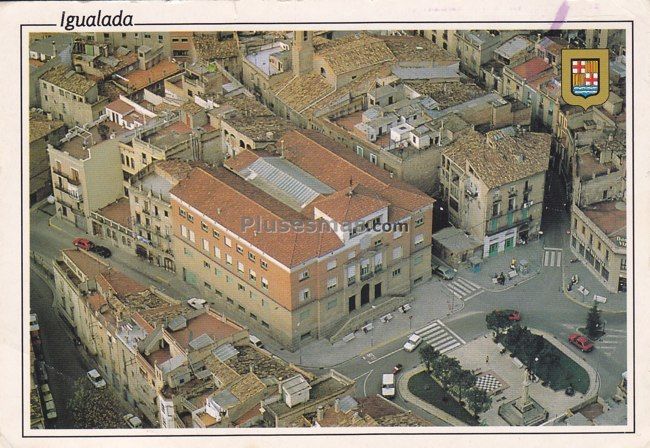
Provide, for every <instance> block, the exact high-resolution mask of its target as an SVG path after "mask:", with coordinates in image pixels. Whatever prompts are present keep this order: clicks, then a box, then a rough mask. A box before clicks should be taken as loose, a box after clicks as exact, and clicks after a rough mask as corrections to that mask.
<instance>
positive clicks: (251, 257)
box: [248, 252, 255, 261]
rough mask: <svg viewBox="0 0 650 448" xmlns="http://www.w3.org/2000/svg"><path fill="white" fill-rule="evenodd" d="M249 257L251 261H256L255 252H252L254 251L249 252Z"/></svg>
mask: <svg viewBox="0 0 650 448" xmlns="http://www.w3.org/2000/svg"><path fill="white" fill-rule="evenodd" d="M248 259H249V260H250V261H255V254H254V253H252V252H249V253H248Z"/></svg>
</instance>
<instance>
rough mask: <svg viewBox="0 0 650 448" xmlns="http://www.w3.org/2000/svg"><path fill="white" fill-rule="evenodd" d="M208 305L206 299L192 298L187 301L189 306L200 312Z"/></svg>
mask: <svg viewBox="0 0 650 448" xmlns="http://www.w3.org/2000/svg"><path fill="white" fill-rule="evenodd" d="M206 303H207V301H206V300H205V299H197V298H196V297H192V298H191V299H189V300H188V301H187V304H188V305H189V306H191V307H192V308H194V309H195V310H200V309H201V308H203V307H204V306H205V304H206Z"/></svg>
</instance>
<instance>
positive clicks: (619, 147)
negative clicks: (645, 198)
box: [25, 19, 629, 431]
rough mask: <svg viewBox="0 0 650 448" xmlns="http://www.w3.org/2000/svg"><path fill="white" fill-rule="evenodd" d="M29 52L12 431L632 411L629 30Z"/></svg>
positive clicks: (175, 39) (501, 420)
mask: <svg viewBox="0 0 650 448" xmlns="http://www.w3.org/2000/svg"><path fill="white" fill-rule="evenodd" d="M62 20H63V19H62ZM28 45H29V55H28V59H27V57H26V56H27V55H25V61H26V64H27V67H28V71H29V98H28V99H29V118H28V120H29V139H28V141H29V164H28V173H27V171H26V172H25V176H27V175H28V176H29V182H25V185H29V200H28V202H29V257H30V258H29V261H30V263H29V268H30V269H29V274H28V276H29V282H30V297H29V305H26V307H27V306H28V307H29V313H26V316H27V315H28V316H29V322H25V325H28V326H29V338H28V343H27V346H28V348H29V368H30V374H31V375H29V376H28V375H26V378H30V379H31V389H30V391H31V393H30V394H29V397H25V399H26V400H29V402H26V403H25V405H26V406H29V410H30V415H31V421H30V422H29V426H30V427H31V429H41V428H43V429H73V428H79V429H81V428H84V429H103V428H124V429H129V428H205V429H212V430H214V429H226V428H308V427H406V426H409V427H451V426H453V427H479V426H500V427H509V428H510V429H511V430H513V431H514V430H515V428H513V427H522V426H549V427H558V426H559V427H569V428H573V429H575V428H576V427H577V428H578V429H579V428H585V427H593V426H613V425H627V419H628V411H627V409H628V400H627V374H628V361H629V360H628V356H627V347H628V345H627V339H628V332H627V310H628V303H629V302H628V300H627V296H626V289H627V271H626V100H625V98H626V73H627V70H626V42H625V31H624V30H619V29H575V30H567V29H562V30H560V29H558V30H548V29H546V30H542V29H540V30H534V29H533V30H433V31H432V30H412V31H409V30H372V31H363V30H359V31H351V30H347V31H337V30H329V31H318V30H312V31H299V30H290V31H251V32H242V31H238V32H224V31H213V32H211V31H195V32H191V31H177V32H169V31H164V32H160V31H151V32H133V31H129V32H108V33H106V32H62V33H31V34H30V35H29V42H28ZM581 48H582V49H597V48H600V49H607V50H608V52H609V61H608V71H609V74H608V75H609V76H608V78H609V79H608V81H609V82H608V85H607V84H606V83H603V84H605V85H603V86H600V87H599V88H600V89H608V90H609V96H608V98H607V100H606V101H605V102H604V103H603V104H600V105H597V106H591V107H587V108H583V107H580V106H575V105H571V104H568V103H567V102H565V100H564V99H563V97H562V51H563V50H567V49H581ZM565 69H566V68H565ZM567 70H568V69H567ZM573 73H576V72H575V71H574V72H573ZM601 78H602V75H601ZM605 79H607V78H605ZM25 101H27V99H25ZM25 151H26V149H25ZM25 197H27V195H25ZM25 205H27V204H25ZM26 320H27V319H26ZM25 331H27V330H25ZM26 356H27V355H26ZM26 364H27V361H26ZM26 381H27V379H26ZM569 430H570V429H569Z"/></svg>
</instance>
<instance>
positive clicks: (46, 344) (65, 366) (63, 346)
mask: <svg viewBox="0 0 650 448" xmlns="http://www.w3.org/2000/svg"><path fill="white" fill-rule="evenodd" d="M29 284H30V296H31V297H30V308H31V311H32V312H33V313H36V314H37V315H38V321H39V324H40V327H41V341H42V344H43V353H44V355H43V356H44V358H45V363H46V369H47V375H48V377H49V381H48V383H49V385H50V389H51V391H52V396H53V397H54V404H55V405H56V411H57V414H58V418H57V420H55V421H54V423H52V424H51V426H50V424H49V423H48V427H53V428H59V429H60V428H72V427H73V426H72V423H73V422H72V414H71V413H70V411H69V409H68V407H67V404H68V400H69V399H70V397H72V395H73V394H74V382H75V381H76V380H77V379H78V378H81V377H83V376H85V374H86V367H85V365H84V361H83V358H82V356H81V353H79V350H78V349H77V347H76V346H75V344H74V342H73V341H72V339H71V337H70V332H69V330H68V329H67V328H66V327H65V324H64V323H63V321H62V320H61V318H60V317H59V316H58V315H57V314H56V312H55V311H54V309H53V308H52V301H53V297H52V291H51V290H50V287H49V286H48V285H47V283H45V282H44V281H43V279H41V277H40V276H39V275H38V274H37V273H36V272H35V270H34V269H31V270H30V281H29Z"/></svg>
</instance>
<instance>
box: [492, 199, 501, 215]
mask: <svg viewBox="0 0 650 448" xmlns="http://www.w3.org/2000/svg"><path fill="white" fill-rule="evenodd" d="M500 213H501V203H500V202H495V203H493V204H492V216H499V214H500Z"/></svg>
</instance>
